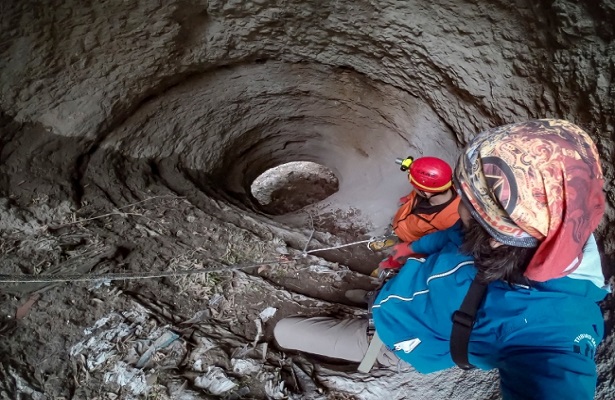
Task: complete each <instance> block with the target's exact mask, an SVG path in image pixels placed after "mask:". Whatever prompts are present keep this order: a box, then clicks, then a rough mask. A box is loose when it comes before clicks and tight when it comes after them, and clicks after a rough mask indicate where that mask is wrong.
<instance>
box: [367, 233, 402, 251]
mask: <svg viewBox="0 0 615 400" xmlns="http://www.w3.org/2000/svg"><path fill="white" fill-rule="evenodd" d="M397 243H399V239H398V238H397V236H385V237H382V236H380V237H374V238H372V239H370V241H369V242H367V248H368V249H370V250H371V251H382V250H385V249H388V248H389V247H393V246H395V245H396V244H397Z"/></svg>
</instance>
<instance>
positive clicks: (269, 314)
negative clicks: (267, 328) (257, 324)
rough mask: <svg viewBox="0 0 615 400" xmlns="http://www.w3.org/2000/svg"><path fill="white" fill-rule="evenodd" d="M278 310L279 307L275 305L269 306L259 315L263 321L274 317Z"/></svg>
mask: <svg viewBox="0 0 615 400" xmlns="http://www.w3.org/2000/svg"><path fill="white" fill-rule="evenodd" d="M277 311H278V309H277V308H275V307H267V308H265V309H264V310H263V311H261V313H260V314H258V316H259V317H260V319H261V321H263V322H266V321H267V320H268V319H270V318H271V317H273V316H274V315H275V313H276V312H277Z"/></svg>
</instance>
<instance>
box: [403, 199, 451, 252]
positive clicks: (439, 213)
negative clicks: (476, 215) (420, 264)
mask: <svg viewBox="0 0 615 400" xmlns="http://www.w3.org/2000/svg"><path fill="white" fill-rule="evenodd" d="M459 200H460V198H459V196H457V193H456V192H455V191H453V198H451V199H450V200H449V201H448V202H446V203H444V204H440V205H437V206H432V205H431V204H429V201H428V200H427V199H425V198H423V197H421V196H419V195H417V193H416V192H415V191H412V193H410V194H409V195H408V197H407V201H406V202H405V203H404V204H403V205H402V206H401V207H400V208H399V210H397V213H396V214H395V217H394V218H393V231H394V232H395V234H396V235H397V237H399V239H400V240H401V241H403V242H414V241H415V240H417V239H418V238H421V237H423V236H425V235H427V234H428V233H432V232H435V231H439V230H443V229H447V228H450V227H451V226H453V225H454V224H455V222H457V220H458V219H459V214H458V213H457V207H458V206H459Z"/></svg>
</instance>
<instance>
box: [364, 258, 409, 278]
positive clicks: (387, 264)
mask: <svg viewBox="0 0 615 400" xmlns="http://www.w3.org/2000/svg"><path fill="white" fill-rule="evenodd" d="M402 265H403V264H401V263H399V262H397V261H395V260H393V258H392V257H391V256H389V257H387V258H385V259H384V260H382V261H380V263H379V264H378V268H376V269H375V270H373V271H372V273H371V274H370V276H373V277H374V278H377V277H378V276H380V271H382V270H384V269H397V268H401V266H402Z"/></svg>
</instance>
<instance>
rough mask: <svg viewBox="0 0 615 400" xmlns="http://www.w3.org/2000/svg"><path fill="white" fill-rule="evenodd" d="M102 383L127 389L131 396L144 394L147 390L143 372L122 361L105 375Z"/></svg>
mask: <svg viewBox="0 0 615 400" xmlns="http://www.w3.org/2000/svg"><path fill="white" fill-rule="evenodd" d="M104 382H105V383H115V384H117V385H118V386H120V387H122V388H124V389H128V390H129V391H130V393H132V394H133V395H140V394H145V393H147V392H148V389H149V388H148V384H147V378H146V376H145V373H144V372H143V370H140V369H136V368H133V367H131V366H130V365H128V364H126V363H125V362H123V361H120V362H118V363H117V364H115V365H114V366H113V369H112V370H111V371H109V372H106V373H105V376H104Z"/></svg>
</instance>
